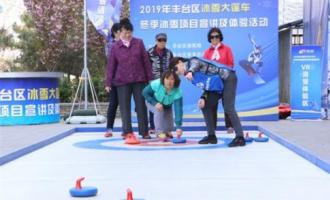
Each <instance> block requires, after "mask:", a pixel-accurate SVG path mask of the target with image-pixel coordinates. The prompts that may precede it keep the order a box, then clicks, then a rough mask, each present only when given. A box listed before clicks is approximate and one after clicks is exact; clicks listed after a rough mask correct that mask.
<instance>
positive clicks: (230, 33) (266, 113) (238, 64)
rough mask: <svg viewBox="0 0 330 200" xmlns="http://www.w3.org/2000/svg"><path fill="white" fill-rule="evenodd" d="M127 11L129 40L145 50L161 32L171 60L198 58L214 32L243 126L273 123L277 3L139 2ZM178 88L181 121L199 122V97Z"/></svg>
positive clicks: (186, 85) (237, 0) (184, 84)
mask: <svg viewBox="0 0 330 200" xmlns="http://www.w3.org/2000/svg"><path fill="white" fill-rule="evenodd" d="M130 10H131V17H130V19H131V21H132V23H133V25H134V35H135V36H136V37H139V38H142V39H143V40H144V43H145V45H146V48H150V47H152V46H153V45H155V35H156V34H157V33H159V32H164V33H166V34H167V35H168V43H167V47H168V48H169V49H171V50H172V51H173V53H174V54H175V56H182V57H192V56H203V52H204V51H205V50H206V49H207V48H208V47H209V46H210V44H209V43H208V41H207V33H208V31H209V29H210V28H211V27H219V28H220V29H221V30H222V32H223V35H224V40H223V43H225V44H227V45H229V46H230V47H231V48H232V51H233V53H234V62H235V70H236V73H237V76H238V88H237V97H236V108H237V110H238V111H239V115H240V116H241V118H242V119H247V120H277V119H278V109H277V106H278V104H279V103H278V96H279V95H278V91H279V90H278V85H279V84H278V30H277V28H278V2H277V0H263V1H260V0H254V1H244V0H220V1H219V0H203V1H201V0H182V1H176V0H166V1H154V0H139V1H130ZM182 79H183V78H182ZM181 87H182V89H183V91H184V114H185V117H186V118H195V117H196V118H199V117H201V111H200V110H199V109H198V108H197V105H196V104H197V101H198V99H199V97H200V94H201V91H200V90H199V89H198V88H196V87H194V86H193V85H192V84H191V83H189V82H188V81H186V80H182V85H181ZM222 110H223V109H222V106H219V112H222ZM219 117H223V115H219Z"/></svg>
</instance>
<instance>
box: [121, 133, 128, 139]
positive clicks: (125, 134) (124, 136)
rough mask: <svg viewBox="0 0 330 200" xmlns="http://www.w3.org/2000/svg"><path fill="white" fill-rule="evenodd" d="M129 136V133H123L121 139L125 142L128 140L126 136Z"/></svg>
mask: <svg viewBox="0 0 330 200" xmlns="http://www.w3.org/2000/svg"><path fill="white" fill-rule="evenodd" d="M128 134H129V133H122V134H121V137H122V138H123V140H125V139H126V136H127V135H128Z"/></svg>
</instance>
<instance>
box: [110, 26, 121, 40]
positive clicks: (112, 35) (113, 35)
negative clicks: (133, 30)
mask: <svg viewBox="0 0 330 200" xmlns="http://www.w3.org/2000/svg"><path fill="white" fill-rule="evenodd" d="M119 30H120V24H119V23H114V24H113V25H112V27H111V37H112V38H113V39H115V33H116V32H117V31H119Z"/></svg>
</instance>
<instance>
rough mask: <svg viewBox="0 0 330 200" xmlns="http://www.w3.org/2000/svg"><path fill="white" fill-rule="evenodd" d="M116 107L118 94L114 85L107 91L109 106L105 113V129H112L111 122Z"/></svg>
mask: <svg viewBox="0 0 330 200" xmlns="http://www.w3.org/2000/svg"><path fill="white" fill-rule="evenodd" d="M117 108H118V94H117V88H116V87H115V86H113V87H111V91H110V93H109V106H108V113H107V129H113V124H114V122H115V118H116V112H117Z"/></svg>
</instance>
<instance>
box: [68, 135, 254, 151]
mask: <svg viewBox="0 0 330 200" xmlns="http://www.w3.org/2000/svg"><path fill="white" fill-rule="evenodd" d="M185 138H186V139H187V143H188V144H187V143H185V145H179V144H173V143H172V144H171V145H166V146H157V147H153V146H152V143H153V142H152V141H150V142H148V144H150V145H148V147H145V146H141V145H124V140H123V139H121V138H111V139H97V140H87V141H83V142H77V143H75V144H74V146H75V147H79V148H87V149H96V150H115V151H181V150H198V149H201V150H202V149H218V148H228V144H229V143H230V142H231V140H232V138H223V137H218V144H209V145H200V144H191V146H189V141H196V142H197V141H198V140H201V139H202V137H185ZM144 141H146V140H144ZM114 142H119V143H122V144H123V146H111V143H114ZM160 143H161V142H160ZM157 144H159V143H157ZM249 144H251V143H247V145H249Z"/></svg>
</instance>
